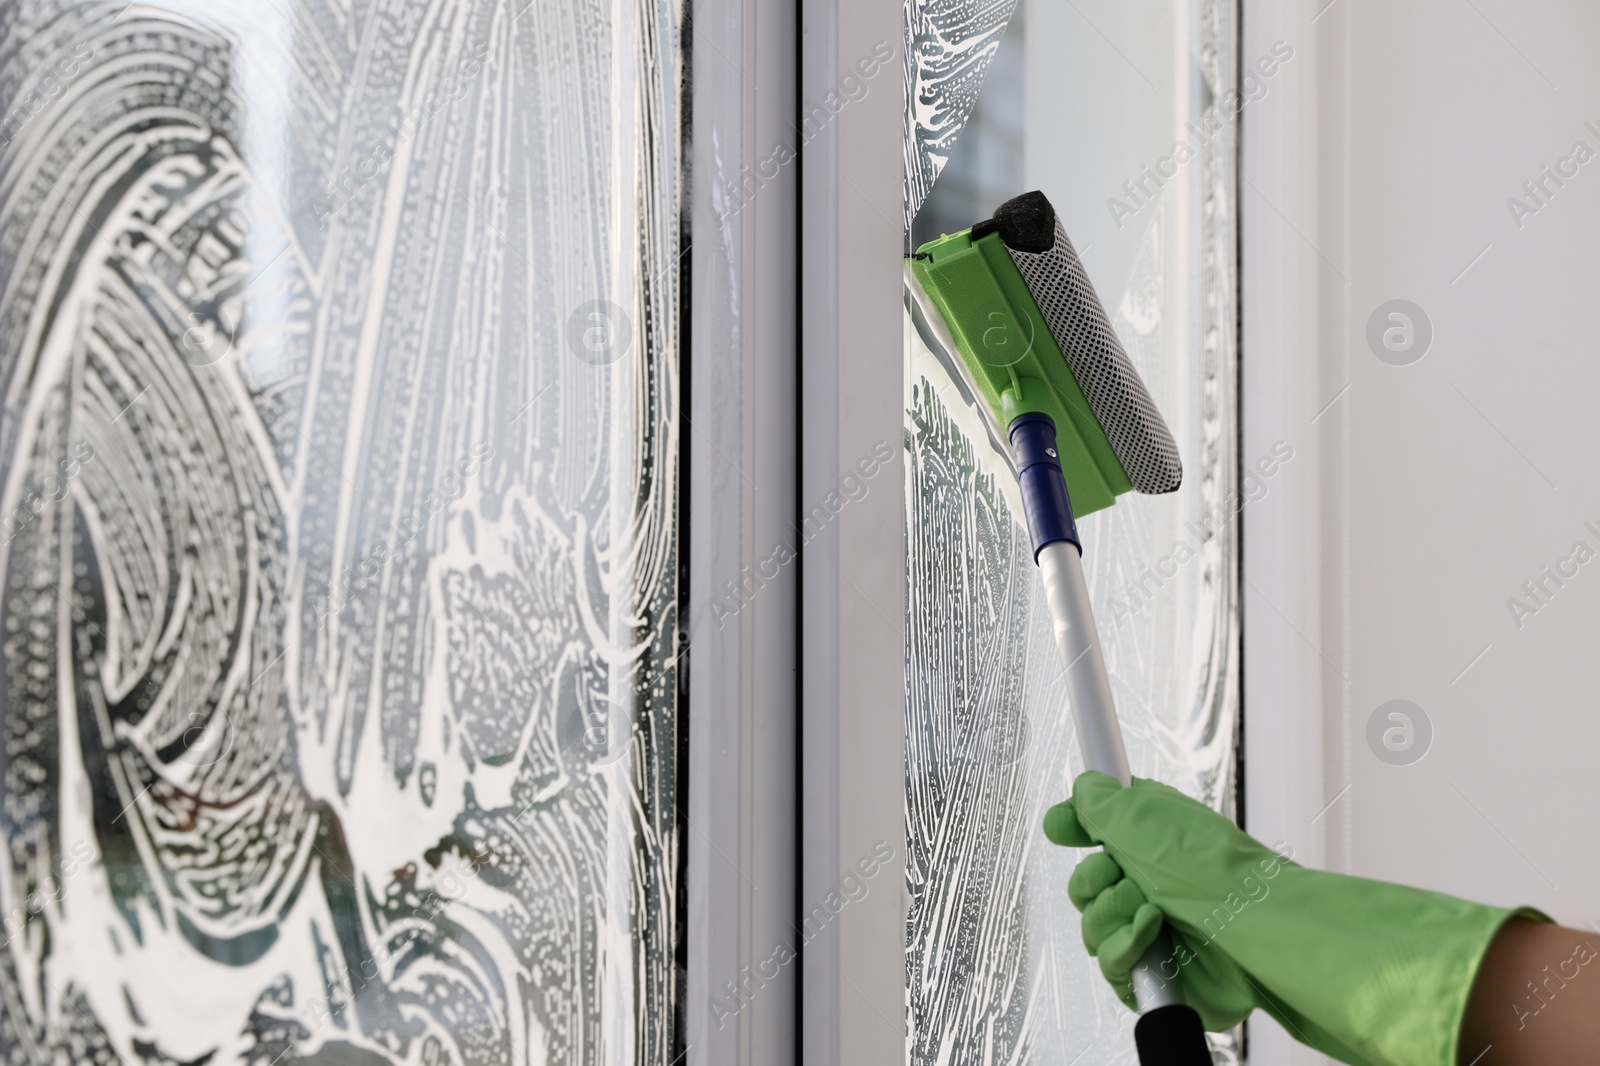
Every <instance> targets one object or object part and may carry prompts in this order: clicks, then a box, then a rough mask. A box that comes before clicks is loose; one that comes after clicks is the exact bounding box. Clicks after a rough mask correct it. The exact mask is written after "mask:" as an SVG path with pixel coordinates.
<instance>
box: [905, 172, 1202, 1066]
mask: <svg viewBox="0 0 1600 1066" xmlns="http://www.w3.org/2000/svg"><path fill="white" fill-rule="evenodd" d="M907 290H908V295H909V296H910V297H911V301H910V302H911V310H912V314H913V316H914V317H915V318H916V319H917V325H918V327H919V328H920V329H924V330H926V331H931V332H932V334H933V335H934V339H935V340H936V341H937V342H938V343H940V344H941V345H943V346H944V347H946V348H947V349H950V350H951V352H952V354H953V355H954V356H956V357H957V359H956V361H957V363H958V364H959V369H961V370H962V371H963V372H964V376H965V377H966V379H967V381H968V384H969V386H970V387H971V388H972V389H973V390H974V394H975V395H976V396H977V397H979V398H980V399H981V400H982V401H983V402H982V403H981V404H980V405H979V406H980V407H982V408H984V409H985V410H984V415H985V417H986V418H988V419H989V420H990V421H991V429H992V430H994V431H995V434H996V439H997V440H1009V441H1010V444H1011V450H1012V454H1013V456H1014V458H1015V462H1016V468H1017V478H1018V481H1019V483H1020V488H1021V495H1022V505H1023V510H1024V511H1025V512H1026V517H1027V524H1028V531H1029V534H1030V535H1031V537H1032V541H1033V552H1034V561H1035V563H1036V564H1037V565H1038V567H1039V574H1040V577H1041V578H1042V580H1043V582H1044V592H1045V601H1046V603H1047V604H1048V606H1049V610H1050V617H1051V620H1052V623H1053V624H1054V627H1055V639H1056V647H1057V648H1058V649H1059V650H1060V653H1061V660H1062V662H1063V664H1064V665H1065V667H1066V672H1065V677H1066V687H1067V696H1068V699H1069V700H1070V701H1071V705H1072V717H1073V723H1074V726H1075V728H1076V731H1077V736H1078V746H1079V749H1080V750H1081V751H1082V752H1083V759H1084V764H1085V766H1084V768H1085V769H1087V770H1099V771H1100V772H1102V773H1105V774H1107V775H1109V776H1111V777H1113V778H1115V779H1116V780H1118V781H1119V782H1121V783H1122V785H1123V786H1124V787H1126V786H1127V785H1128V784H1129V782H1130V781H1131V780H1132V777H1131V774H1130V771H1129V767H1128V755H1127V751H1126V750H1125V749H1124V747H1123V744H1122V730H1121V728H1120V727H1119V725H1118V723H1117V708H1116V703H1115V701H1114V699H1113V698H1112V695H1111V683H1110V680H1109V678H1108V677H1107V676H1106V665H1105V658H1104V656H1103V655H1102V654H1101V650H1100V638H1099V635H1098V633H1097V632H1096V630H1095V622H1094V613H1093V611H1092V609H1091V608H1090V605H1089V590H1088V587H1087V586H1086V585H1085V583H1084V578H1083V562H1082V554H1083V542H1082V541H1081V540H1080V539H1079V537H1078V528H1077V521H1076V516H1077V515H1084V514H1088V513H1090V512H1092V511H1098V510H1101V509H1102V508H1106V507H1110V506H1111V505H1112V504H1113V503H1115V502H1116V498H1117V497H1118V496H1119V495H1121V494H1123V493H1125V492H1127V491H1129V490H1130V489H1136V490H1138V491H1139V492H1142V493H1163V492H1173V491H1175V490H1176V489H1177V488H1178V486H1179V484H1180V483H1181V482H1182V480H1183V466H1182V464H1181V463H1180V462H1179V460H1178V448H1177V445H1176V444H1175V443H1174V442H1173V439H1172V434H1171V432H1170V431H1169V430H1168V429H1167V425H1166V423H1165V422H1164V421H1162V418H1161V414H1160V412H1159V411H1157V410H1156V406H1155V403H1154V402H1153V401H1152V400H1151V399H1150V393H1149V391H1148V390H1147V389H1146V388H1145V386H1144V382H1142V381H1141V380H1139V375H1138V373H1137V372H1136V371H1135V370H1134V368H1133V364H1132V362H1131V361H1129V359H1128V355H1127V353H1126V352H1125V351H1124V350H1123V348H1122V344H1121V342H1120V341H1118V339H1117V335H1116V333H1115V332H1114V331H1113V330H1112V328H1111V323H1110V322H1109V320H1108V319H1107V318H1106V312H1105V308H1104V307H1102V306H1101V304H1100V298H1099V297H1098V296H1097V295H1096V294H1095V291H1094V287H1093V286H1092V285H1091V284H1090V283H1089V276H1088V274H1087V273H1085V271H1084V268H1083V263H1082V261H1081V260H1080V259H1079V258H1078V254H1077V252H1076V251H1075V250H1074V249H1073V247H1072V242H1071V241H1070V240H1069V239H1068V238H1067V234H1066V230H1065V229H1064V228H1063V227H1062V225H1061V222H1060V220H1059V219H1057V217H1056V213H1055V209H1054V208H1053V207H1051V206H1050V202H1049V201H1048V200H1047V199H1045V196H1044V194H1043V193H1040V192H1030V193H1026V194H1024V195H1022V196H1018V197H1016V198H1015V199H1012V200H1008V201H1007V202H1006V203H1004V204H1002V205H1000V207H999V208H998V209H997V210H996V211H995V213H994V217H993V218H991V219H988V220H987V221H984V222H979V223H978V224H977V225H975V226H973V227H972V228H971V229H969V230H963V231H962V232H960V233H956V234H950V235H946V236H944V237H941V238H939V239H938V240H935V241H930V242H929V243H927V244H924V245H923V246H922V247H921V248H920V249H918V250H917V252H916V253H915V254H914V255H912V256H911V257H910V259H909V261H908V263H907ZM929 305H931V307H930V306H929ZM1169 936H1170V934H1169V933H1167V932H1165V931H1164V932H1163V933H1162V935H1161V936H1160V937H1158V938H1157V940H1156V942H1155V944H1153V945H1152V946H1151V947H1150V949H1149V950H1148V951H1146V952H1145V954H1144V956H1143V957H1142V958H1141V959H1140V961H1139V963H1138V964H1137V965H1136V966H1135V967H1134V970H1133V983H1134V993H1135V996H1136V997H1137V1000H1138V1004H1139V1012H1140V1018H1139V1021H1138V1024H1137V1025H1136V1026H1135V1027H1134V1040H1135V1043H1136V1044H1137V1045H1138V1050H1139V1061H1140V1062H1141V1063H1142V1064H1143V1066H1209V1064H1210V1062H1211V1054H1210V1052H1209V1051H1208V1050H1207V1045H1206V1038H1205V1030H1204V1027H1203V1026H1202V1025H1201V1022H1200V1016H1199V1015H1198V1014H1197V1013H1196V1012H1195V1011H1194V1010H1193V1009H1192V1008H1190V1007H1189V1006H1188V1005H1187V1004H1185V1003H1184V1000H1183V994H1182V990H1181V988H1180V987H1179V983H1178V981H1179V978H1181V974H1180V975H1178V976H1177V977H1169V976H1167V975H1166V974H1165V973H1163V971H1162V967H1161V963H1162V961H1163V960H1165V959H1167V958H1169V957H1170V954H1171V946H1170V940H1169Z"/></svg>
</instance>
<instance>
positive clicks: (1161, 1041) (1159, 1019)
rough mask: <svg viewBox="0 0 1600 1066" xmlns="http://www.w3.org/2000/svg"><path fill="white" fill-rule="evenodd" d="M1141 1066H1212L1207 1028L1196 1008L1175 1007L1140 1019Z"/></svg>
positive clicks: (1136, 1039)
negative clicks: (1201, 1021)
mask: <svg viewBox="0 0 1600 1066" xmlns="http://www.w3.org/2000/svg"><path fill="white" fill-rule="evenodd" d="M1133 1042H1134V1044H1136V1045H1137V1046H1138V1048H1139V1063H1140V1066H1211V1048H1210V1046H1209V1045H1208V1044H1207V1043H1206V1027H1205V1026H1204V1025H1202V1024H1200V1015H1198V1014H1196V1013H1195V1010H1194V1008H1193V1007H1191V1006H1188V1005H1187V1004H1183V1003H1173V1004H1171V1005H1169V1006H1166V1007H1157V1008H1156V1009H1155V1010H1153V1011H1151V1012H1150V1013H1148V1014H1143V1015H1140V1017H1139V1021H1138V1023H1137V1024H1136V1025H1134V1027H1133Z"/></svg>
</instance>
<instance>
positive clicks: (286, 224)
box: [0, 0, 681, 1064]
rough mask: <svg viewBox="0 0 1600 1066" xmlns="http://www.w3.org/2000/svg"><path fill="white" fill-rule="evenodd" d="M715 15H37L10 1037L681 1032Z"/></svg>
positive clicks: (15, 682)
mask: <svg viewBox="0 0 1600 1066" xmlns="http://www.w3.org/2000/svg"><path fill="white" fill-rule="evenodd" d="M519 9H520V10H519ZM678 17H679V15H678V13H677V12H676V11H675V10H674V9H673V8H672V6H671V5H661V6H659V7H656V6H651V5H644V6H638V7H636V6H632V5H627V4H621V5H612V6H610V7H606V6H603V5H602V6H595V5H588V4H577V3H569V2H566V0H553V2H541V3H538V4H530V5H527V6H523V5H521V4H517V5H507V4H502V3H498V2H492V0H463V2H460V3H451V4H402V5H371V4H355V5H351V4H347V3H336V2H329V0H281V2H273V0H269V2H265V3H258V2H257V0H249V2H245V0H203V2H201V0H163V2H150V3H145V2H140V3H134V4H127V5H124V4H123V3H121V2H120V0H119V2H117V3H78V2H66V0H25V2H24V3H21V4H19V5H13V8H12V10H10V11H9V12H8V14H7V17H6V19H5V20H4V26H3V33H4V38H5V39H4V42H3V46H0V47H3V49H4V51H5V54H6V55H7V57H8V59H7V62H6V64H5V69H4V73H3V74H0V99H3V101H4V103H5V113H6V118H5V120H4V126H3V128H0V140H3V141H4V145H3V147H0V259H3V266H0V279H3V291H0V339H3V367H4V379H5V382H6V392H5V399H4V407H3V410H0V434H3V439H4V448H3V455H4V459H3V468H0V469H3V490H0V491H3V493H4V495H3V505H0V510H3V513H4V532H3V537H0V574H3V583H0V615H3V618H4V640H5V650H4V662H5V679H4V687H3V689H0V693H3V700H4V702H3V704H0V706H3V713H4V722H5V728H6V742H5V748H4V769H5V777H4V787H3V793H0V812H3V818H0V834H3V836H4V841H5V847H6V850H5V860H4V862H3V864H0V907H3V919H0V920H3V922H4V925H5V933H6V935H5V956H6V961H5V965H4V966H0V991H3V993H4V995H5V1009H4V1011H3V1017H4V1019H5V1021H4V1022H3V1036H0V1045H4V1046H6V1047H8V1048H10V1047H19V1046H20V1047H22V1048H24V1049H25V1052H24V1054H25V1057H26V1058H28V1060H29V1061H43V1060H45V1059H49V1060H56V1059H64V1058H71V1059H73V1060H74V1061H87V1060H89V1059H91V1058H94V1059H97V1060H98V1059H100V1058H101V1057H120V1058H121V1059H122V1060H124V1061H141V1062H142V1061H158V1060H159V1061H164V1062H165V1061H205V1060H207V1059H210V1060H211V1061H216V1062H251V1063H259V1064H265V1063H269V1062H278V1061H284V1062H294V1061H312V1060H316V1061H334V1060H337V1061H343V1062H357V1061H360V1062H367V1061H374V1062H388V1061H393V1062H401V1061H405V1062H424V1063H446V1062H467V1063H499V1062H526V1061H530V1060H531V1061H550V1062H567V1063H610V1062H625V1061H626V1062H640V1063H644V1062H652V1063H665V1062H670V1061H671V1060H672V1058H673V1057H674V1056H675V1055H676V1054H677V1049H676V1048H674V1047H673V1046H672V1041H673V1039H674V1035H673V1034H674V1018H673V1009H672V1008H673V1003H674V995H673V986H674V983H675V974H674V967H673V952H674V944H675V942H676V935H675V931H674V921H675V918H676V899H677V892H678V889H677V868H678V862H677V852H678V847H679V836H678V829H677V826H678V817H677V814H676V811H677V802H676V796H677V789H678V781H677V778H676V766H677V733H676V730H677V709H678V703H677V699H678V697H677V692H678V683H677V676H676V662H677V656H678V648H677V640H678V638H677V629H678V627H677V621H676V609H677V603H678V584H677V582H678V524H677V476H678V471H677V455H678V450H677V442H678V406H679V402H678V396H677V389H678V355H679V336H678V333H677V322H678V315H677V301H678V291H679V265H678V264H679V251H680V249H679V247H678V210H679V202H678V197H679V185H680V183H679V179H678V167H679V162H678V144H679V138H680V120H679V94H680V80H681V79H680V62H681V61H680V54H679V49H678V40H677V36H676V33H677V24H678V22H677V20H678Z"/></svg>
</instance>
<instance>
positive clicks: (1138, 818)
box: [1044, 771, 1548, 1066]
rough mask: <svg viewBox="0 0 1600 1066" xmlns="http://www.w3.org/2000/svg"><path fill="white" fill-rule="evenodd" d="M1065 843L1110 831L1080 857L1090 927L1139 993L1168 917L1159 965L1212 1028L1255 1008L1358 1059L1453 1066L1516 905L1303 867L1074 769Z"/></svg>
mask: <svg viewBox="0 0 1600 1066" xmlns="http://www.w3.org/2000/svg"><path fill="white" fill-rule="evenodd" d="M1044 831H1045V835H1046V836H1048V837H1049V838H1050V840H1051V841H1053V842H1054V843H1056V844H1062V845H1065V846H1068V847H1075V848H1086V847H1093V846H1095V845H1104V846H1105V849H1106V850H1105V851H1104V852H1100V853H1097V854H1094V855H1090V856H1089V857H1087V858H1086V859H1084V860H1083V861H1082V862H1081V863H1079V864H1078V867H1077V869H1076V870H1074V871H1073V874H1072V879H1071V882H1070V883H1069V884H1068V886H1067V894H1068V895H1069V896H1070V897H1071V899H1072V902H1073V905H1074V906H1076V907H1077V908H1078V909H1079V910H1080V911H1082V912H1083V942H1084V945H1085V946H1086V947H1087V948H1088V949H1089V954H1091V955H1094V956H1096V957H1097V958H1098V959H1099V960H1100V969H1101V971H1102V972H1103V973H1104V974H1105V975H1106V978H1107V979H1108V980H1110V982H1111V984H1112V986H1113V987H1114V988H1116V989H1117V991H1118V993H1119V994H1120V995H1121V996H1122V998H1123V1002H1125V1003H1127V1004H1128V1005H1129V1006H1130V1007H1131V1006H1133V986H1132V983H1131V981H1130V980H1129V974H1130V972H1131V971H1132V968H1133V965H1134V963H1135V962H1136V961H1138V959H1139V956H1140V955H1141V954H1142V953H1143V952H1144V950H1145V949H1146V948H1147V947H1149V945H1150V944H1151V943H1152V942H1153V941H1154V940H1155V938H1156V935H1157V934H1158V933H1159V932H1160V930H1161V925H1162V918H1163V917H1165V919H1166V922H1167V924H1168V925H1169V926H1170V928H1171V929H1172V930H1173V945H1172V950H1171V952H1170V953H1169V954H1168V955H1167V956H1166V957H1165V958H1164V959H1163V961H1162V963H1161V965H1160V967H1159V970H1160V973H1161V975H1162V976H1163V977H1165V978H1166V979H1168V980H1172V979H1176V980H1178V981H1180V982H1181V983H1182V989H1183V998H1184V999H1185V1000H1186V1001H1187V1002H1188V1004H1189V1005H1190V1006H1191V1007H1193V1008H1194V1009H1195V1010H1196V1011H1198V1012H1199V1014H1200V1017H1201V1019H1202V1020H1203V1021H1204V1022H1205V1026H1206V1028H1207V1029H1210V1030H1212V1031H1213V1032H1216V1031H1220V1030H1224V1029H1229V1028H1231V1027H1233V1026H1235V1025H1237V1024H1238V1023H1239V1022H1241V1021H1243V1020H1244V1019H1245V1017H1246V1016H1247V1015H1249V1013H1250V1012H1251V1011H1252V1010H1254V1009H1255V1008H1257V1007H1259V1008H1261V1009H1262V1010H1265V1011H1267V1012H1268V1013H1269V1014H1271V1015H1273V1016H1274V1017H1275V1018H1277V1019H1278V1020H1279V1021H1280V1022H1281V1023H1282V1024H1283V1025H1284V1027H1285V1028H1286V1029H1288V1031H1289V1032H1290V1033H1292V1034H1294V1035H1295V1036H1297V1037H1299V1038H1300V1040H1301V1041H1303V1042H1304V1043H1307V1044H1310V1045H1311V1046H1312V1047H1314V1048H1316V1049H1317V1050H1319V1051H1321V1052H1323V1053H1324V1054H1327V1055H1331V1056H1333V1057H1335V1058H1338V1059H1340V1060H1341V1061H1344V1062H1348V1063H1355V1064H1357V1066H1457V1064H1456V1042H1457V1040H1458V1039H1459V1037H1460V1033H1461V1018H1462V1014H1463V1012H1464V1011H1465V1009H1466V1005H1467V996H1468V995H1469V993H1470V992H1471V991H1472V982H1473V979H1474V978H1475V977H1476V975H1477V970H1478V963H1479V962H1480V961H1481V960H1482V958H1483V955H1484V952H1485V951H1487V950H1488V947H1489V943H1490V941H1492V940H1493V939H1494V937H1495V934H1496V933H1497V932H1498V931H1499V930H1500V927H1501V926H1502V925H1504V924H1505V922H1506V921H1507V920H1508V919H1509V918H1511V917H1513V916H1520V917H1530V918H1537V919H1542V920H1546V921H1548V919H1546V918H1544V916H1543V915H1541V914H1539V913H1537V912H1535V911H1527V910H1522V911H1511V910H1507V909H1504V908H1500V907H1485V906H1481V905H1479V904H1476V903H1468V902H1466V901H1465V900H1459V899H1455V898H1454V897H1451V896H1445V895H1441V894H1439V893H1436V892H1424V891H1422V890H1421V889H1415V888H1406V887H1403V886H1400V885H1392V884H1386V883H1384V882H1381V881H1369V880H1366V879H1365V878H1360V877H1348V876H1345V875H1344V874H1334V873H1325V872H1322V871H1318V870H1308V869H1306V868H1305V867H1303V866H1300V865H1298V864H1296V863H1294V862H1293V861H1291V860H1290V857H1289V856H1288V854H1287V851H1288V849H1287V848H1285V849H1284V850H1285V852H1286V854H1279V853H1278V852H1276V851H1273V850H1271V849H1270V848H1267V847H1265V846H1263V845H1262V844H1260V843H1258V842H1257V841H1255V840H1254V839H1252V838H1251V837H1250V836H1248V835H1247V834H1246V833H1245V832H1244V831H1243V830H1241V829H1240V828H1239V827H1238V826H1236V825H1234V824H1233V823H1232V822H1230V821H1229V820H1228V819H1226V818H1224V817H1223V816H1221V815H1220V814H1218V813H1216V812H1215V811H1213V810H1212V809H1211V808H1209V807H1207V806H1205V805H1204V804H1201V803H1197V802H1195V801H1194V800H1192V799H1190V798H1189V797H1188V796H1185V795H1183V794H1182V793H1181V792H1178V791H1176V790H1175V789H1171V788H1168V787H1167V786H1166V785H1163V784H1160V783H1158V782H1155V781H1146V780H1143V779H1142V778H1134V780H1133V784H1132V785H1131V786H1130V787H1128V788H1122V787H1120V786H1119V785H1118V784H1117V782H1116V781H1115V780H1114V779H1113V778H1110V777H1107V776H1106V775H1105V774H1101V773H1095V772H1093V771H1091V772H1089V773H1086V774H1083V775H1082V776H1080V777H1079V778H1078V780H1077V782H1076V784H1075V785H1074V787H1073V792H1072V799H1071V800H1069V801H1068V802H1066V803H1060V804H1057V805H1056V806H1054V807H1052V808H1051V809H1050V810H1049V811H1048V812H1047V813H1046V814H1045V819H1044Z"/></svg>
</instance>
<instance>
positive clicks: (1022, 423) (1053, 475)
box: [1011, 414, 1083, 563]
mask: <svg viewBox="0 0 1600 1066" xmlns="http://www.w3.org/2000/svg"><path fill="white" fill-rule="evenodd" d="M1011 450H1012V452H1013V454H1014V455H1015V456H1016V459H1017V480H1018V481H1019V482H1020V483H1021V487H1022V509H1023V510H1024V511H1025V512H1027V515H1028V532H1029V533H1031V534H1033V561H1034V562H1036V563H1037V562H1038V561H1039V553H1040V552H1041V551H1043V550H1044V546H1045V545H1046V544H1053V543H1055V542H1056V541H1058V540H1064V541H1066V542H1068V543H1069V544H1071V545H1072V546H1073V547H1074V548H1077V549H1078V554H1079V555H1082V554H1083V541H1081V540H1079V539H1078V523H1077V521H1076V520H1075V519H1074V518H1073V517H1072V500H1071V498H1070V497H1069V496H1068V495H1067V479H1066V478H1065V477H1064V476H1063V475H1062V473H1061V457H1060V456H1059V455H1058V454H1057V453H1056V424H1055V422H1053V421H1051V419H1050V416H1049V415H1046V414H1028V415H1021V416H1019V417H1018V418H1017V420H1016V421H1015V422H1013V423H1011Z"/></svg>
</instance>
